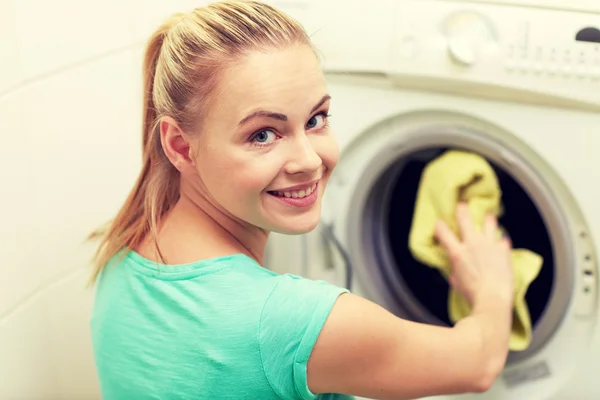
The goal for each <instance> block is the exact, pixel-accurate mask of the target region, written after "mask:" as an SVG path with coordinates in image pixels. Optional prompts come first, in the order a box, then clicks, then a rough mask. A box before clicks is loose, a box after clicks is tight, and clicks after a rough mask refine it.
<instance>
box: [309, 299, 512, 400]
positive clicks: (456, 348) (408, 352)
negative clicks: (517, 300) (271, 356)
mask: <svg viewBox="0 0 600 400" xmlns="http://www.w3.org/2000/svg"><path fill="white" fill-rule="evenodd" d="M511 316H512V311H511V304H510V302H509V301H506V300H503V299H502V298H500V297H494V295H493V294H490V295H489V296H487V297H486V296H481V297H480V298H479V300H478V302H477V305H476V306H475V308H474V311H473V313H472V314H471V316H469V317H467V318H464V319H463V320H461V321H459V322H458V323H457V324H456V325H455V326H454V327H452V328H444V327H437V326H432V325H426V324H418V323H414V322H410V321H406V320H403V319H400V318H397V317H395V316H394V315H392V314H391V313H389V312H388V311H386V310H384V309H383V308H382V307H380V306H378V305H376V304H374V303H372V302H370V301H368V300H365V299H363V298H361V297H358V296H355V295H352V294H344V295H341V296H340V297H339V299H338V300H337V302H336V304H335V306H334V307H333V309H332V312H331V314H330V316H329V318H328V320H327V322H326V323H325V325H324V327H323V330H322V331H321V334H320V335H319V338H318V340H317V342H316V344H315V347H314V349H313V352H312V353H311V357H310V359H309V361H308V384H309V388H310V390H311V391H312V392H313V393H346V394H352V395H356V396H364V397H369V398H375V399H382V400H384V399H412V398H418V397H424V396H433V395H439V394H453V393H464V392H483V391H486V390H487V389H488V388H489V387H490V386H491V385H492V383H493V381H494V380H495V379H496V377H497V376H498V374H499V373H500V372H501V371H502V368H503V366H504V363H505V360H506V356H507V353H508V340H509V333H510V327H511Z"/></svg>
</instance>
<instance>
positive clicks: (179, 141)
mask: <svg viewBox="0 0 600 400" xmlns="http://www.w3.org/2000/svg"><path fill="white" fill-rule="evenodd" d="M159 125H160V142H161V144H162V148H163V151H164V152H165V154H166V155H167V158H168V159H169V160H170V161H171V164H173V166H175V168H177V169H178V170H179V172H185V171H187V170H189V169H190V168H192V169H195V166H194V159H193V158H192V151H191V149H192V147H191V144H190V138H189V136H187V135H185V133H184V132H183V131H182V130H181V128H180V127H179V125H178V124H177V122H176V121H175V120H174V119H173V118H171V117H163V118H161V119H160V123H159Z"/></svg>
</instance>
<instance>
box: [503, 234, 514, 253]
mask: <svg viewBox="0 0 600 400" xmlns="http://www.w3.org/2000/svg"><path fill="white" fill-rule="evenodd" d="M502 244H503V245H504V246H505V249H506V250H512V247H513V244H512V240H510V237H508V236H504V237H503V238H502Z"/></svg>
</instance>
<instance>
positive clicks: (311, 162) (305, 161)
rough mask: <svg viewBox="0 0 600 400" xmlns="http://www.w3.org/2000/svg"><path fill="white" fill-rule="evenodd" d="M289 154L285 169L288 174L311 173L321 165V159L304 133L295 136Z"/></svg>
mask: <svg viewBox="0 0 600 400" xmlns="http://www.w3.org/2000/svg"><path fill="white" fill-rule="evenodd" d="M289 152H290V157H289V161H288V163H287V164H286V168H285V170H286V172H287V173H288V174H299V173H313V172H315V171H317V170H318V169H319V168H320V167H321V165H322V164H323V161H322V160H321V157H319V155H318V154H317V152H316V151H315V149H314V147H313V145H312V143H311V142H310V140H309V138H308V136H307V135H306V134H304V133H303V134H300V135H296V137H295V138H294V141H293V145H292V146H290V149H289Z"/></svg>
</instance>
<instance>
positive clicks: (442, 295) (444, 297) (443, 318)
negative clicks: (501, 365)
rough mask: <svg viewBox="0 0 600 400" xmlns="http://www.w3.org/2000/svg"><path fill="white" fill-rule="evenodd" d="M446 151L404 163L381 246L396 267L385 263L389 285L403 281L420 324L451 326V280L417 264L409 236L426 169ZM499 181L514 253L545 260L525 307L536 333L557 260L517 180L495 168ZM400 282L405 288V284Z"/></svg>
mask: <svg viewBox="0 0 600 400" xmlns="http://www.w3.org/2000/svg"><path fill="white" fill-rule="evenodd" d="M443 151H445V149H437V150H434V151H431V150H429V151H427V150H426V151H422V152H419V153H415V154H412V155H410V156H408V157H406V158H405V159H404V160H402V161H401V162H399V163H398V164H397V165H396V166H395V167H393V170H392V171H390V172H391V174H390V175H392V176H390V180H389V183H388V185H387V186H388V188H387V192H388V193H386V196H385V197H384V199H383V200H384V202H383V203H384V204H382V210H384V215H382V217H383V218H382V219H383V221H385V223H384V226H383V227H382V228H383V229H382V235H381V236H382V237H381V240H382V242H381V243H380V246H385V247H387V248H388V250H387V251H389V253H390V254H389V255H390V258H391V260H392V261H393V262H392V263H385V273H386V276H387V277H388V279H387V281H388V282H390V283H391V282H394V281H398V282H397V285H399V286H401V287H402V288H403V289H404V290H402V291H396V292H395V293H404V296H403V298H402V299H400V300H402V301H403V302H405V303H412V306H408V307H407V309H408V310H409V311H412V313H413V317H414V318H415V319H420V320H425V321H428V322H434V323H438V324H445V325H451V324H452V323H451V321H450V318H449V316H448V291H449V285H448V282H447V280H446V279H445V278H444V277H443V276H442V275H441V274H440V273H439V272H438V270H437V269H434V268H430V267H428V266H426V265H423V264H422V263H420V262H419V261H417V260H416V259H415V258H414V257H413V255H412V253H411V251H410V250H409V248H408V245H407V243H408V235H409V232H410V228H411V223H412V220H413V212H414V209H415V202H416V197H417V189H418V186H419V181H420V179H421V174H422V172H423V169H424V168H425V166H426V165H427V163H428V162H429V161H431V160H432V159H433V158H434V157H436V156H438V155H440V154H441V153H442V152H443ZM490 164H491V165H492V167H493V169H494V171H495V173H496V176H497V177H498V181H499V183H500V187H501V189H502V193H503V196H502V203H503V206H504V213H503V215H502V216H501V217H500V219H499V223H500V224H501V225H502V226H503V227H504V228H505V229H506V231H507V232H508V234H509V235H510V237H511V240H512V242H513V247H514V248H524V249H529V250H531V251H533V252H535V253H537V254H539V255H541V256H542V257H543V259H544V265H543V266H542V269H541V271H540V273H539V275H538V276H537V278H536V279H535V281H533V283H532V284H531V285H530V286H529V289H528V290H527V294H526V301H527V305H528V307H529V312H530V315H531V320H532V326H533V328H534V329H535V327H536V325H537V322H538V321H539V320H540V318H541V316H542V314H543V312H544V310H545V309H546V306H547V305H548V302H549V300H550V295H551V292H552V287H553V283H554V269H555V268H554V257H553V249H552V243H551V241H550V236H549V235H548V230H547V228H546V225H545V223H544V221H543V218H542V216H541V215H540V213H539V211H538V209H537V207H536V206H535V204H534V203H533V201H532V200H531V198H530V197H529V195H528V194H527V192H526V191H525V190H524V189H523V187H521V185H520V184H519V183H517V182H516V181H515V179H514V178H513V177H512V176H511V175H510V174H508V173H507V172H505V171H504V170H502V169H501V168H500V167H498V166H497V165H494V164H493V163H490ZM400 281H401V282H400Z"/></svg>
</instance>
